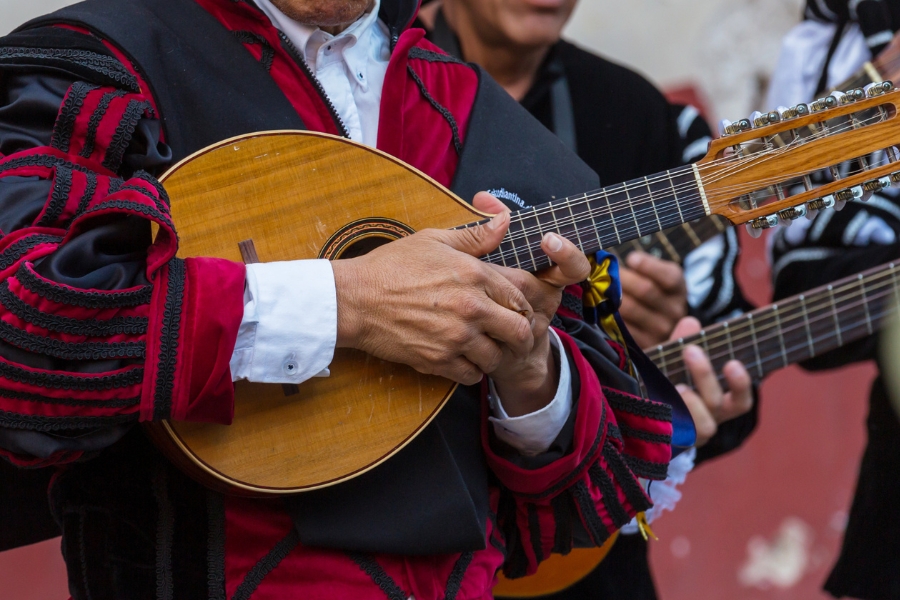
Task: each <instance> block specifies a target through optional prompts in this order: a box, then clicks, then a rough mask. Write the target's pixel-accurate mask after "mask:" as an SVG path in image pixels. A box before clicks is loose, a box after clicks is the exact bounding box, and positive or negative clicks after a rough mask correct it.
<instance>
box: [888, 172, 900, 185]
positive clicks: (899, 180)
mask: <svg viewBox="0 0 900 600" xmlns="http://www.w3.org/2000/svg"><path fill="white" fill-rule="evenodd" d="M889 177H890V178H891V185H897V184H900V171H894V172H893V173H891V174H890V175H889Z"/></svg>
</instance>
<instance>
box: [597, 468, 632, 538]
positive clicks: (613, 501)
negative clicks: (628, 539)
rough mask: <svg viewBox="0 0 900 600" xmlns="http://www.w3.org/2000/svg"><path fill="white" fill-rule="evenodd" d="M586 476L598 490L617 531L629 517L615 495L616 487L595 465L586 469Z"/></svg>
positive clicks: (601, 469)
mask: <svg viewBox="0 0 900 600" xmlns="http://www.w3.org/2000/svg"><path fill="white" fill-rule="evenodd" d="M588 475H589V476H590V478H591V483H593V484H594V485H595V486H596V487H598V488H599V489H600V493H601V494H602V495H603V506H605V507H606V512H607V513H609V516H610V518H611V519H612V521H613V525H615V527H616V528H617V529H618V528H619V527H622V526H624V525H625V524H626V523H628V521H630V520H631V517H630V516H629V515H628V513H627V512H626V511H625V507H624V506H622V505H621V504H620V503H619V495H618V494H617V493H616V486H615V484H614V483H613V481H612V479H610V477H609V473H607V472H606V471H604V470H603V467H601V466H600V465H599V464H597V463H595V464H593V465H591V468H590V469H588Z"/></svg>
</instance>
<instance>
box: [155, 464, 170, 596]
mask: <svg viewBox="0 0 900 600" xmlns="http://www.w3.org/2000/svg"><path fill="white" fill-rule="evenodd" d="M153 496H154V497H155V498H156V506H157V513H156V600H173V597H174V587H175V583H174V581H173V579H174V577H173V573H172V544H173V541H174V539H175V512H174V510H173V509H172V500H171V499H170V498H169V477H168V474H167V473H166V467H165V465H158V466H157V469H156V472H155V473H154V474H153Z"/></svg>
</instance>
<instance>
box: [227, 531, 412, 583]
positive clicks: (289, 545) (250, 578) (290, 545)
mask: <svg viewBox="0 0 900 600" xmlns="http://www.w3.org/2000/svg"><path fill="white" fill-rule="evenodd" d="M299 543H300V534H298V533H297V529H296V528H294V527H291V531H290V532H289V533H288V534H287V535H286V536H284V538H283V539H282V540H281V541H280V542H278V543H277V544H275V547H274V548H272V549H271V550H270V551H269V553H268V554H266V555H265V556H263V557H262V558H261V559H260V561H259V562H258V563H256V564H255V565H254V566H253V568H252V569H250V572H249V573H247V575H246V576H245V577H244V580H243V581H242V582H241V585H239V586H238V588H237V590H235V592H234V596H232V597H231V599H232V600H249V598H250V596H251V594H253V592H255V591H256V588H257V587H259V584H260V583H262V580H263V579H265V577H266V575H268V574H269V573H270V572H271V571H272V569H274V568H275V567H277V566H278V565H279V564H281V561H283V560H284V559H285V557H286V556H287V555H288V554H290V553H291V551H292V550H293V549H294V548H296V547H297V544H299ZM404 600H406V599H405V598H404Z"/></svg>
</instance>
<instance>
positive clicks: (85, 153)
mask: <svg viewBox="0 0 900 600" xmlns="http://www.w3.org/2000/svg"><path fill="white" fill-rule="evenodd" d="M127 93H128V92H126V91H124V90H115V91H112V92H106V93H105V94H103V97H102V98H100V103H99V104H98V105H97V109H96V110H95V111H94V114H92V115H91V119H90V121H88V128H87V135H86V136H85V142H84V148H82V149H81V152H79V153H78V155H79V156H81V157H82V158H89V157H90V156H91V154H92V153H93V152H94V145H95V144H96V143H97V129H98V128H99V127H100V123H101V121H103V116H104V115H105V114H106V111H107V110H109V105H110V104H112V101H113V100H115V99H116V98H121V97H123V96H124V95H125V94H127Z"/></svg>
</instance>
